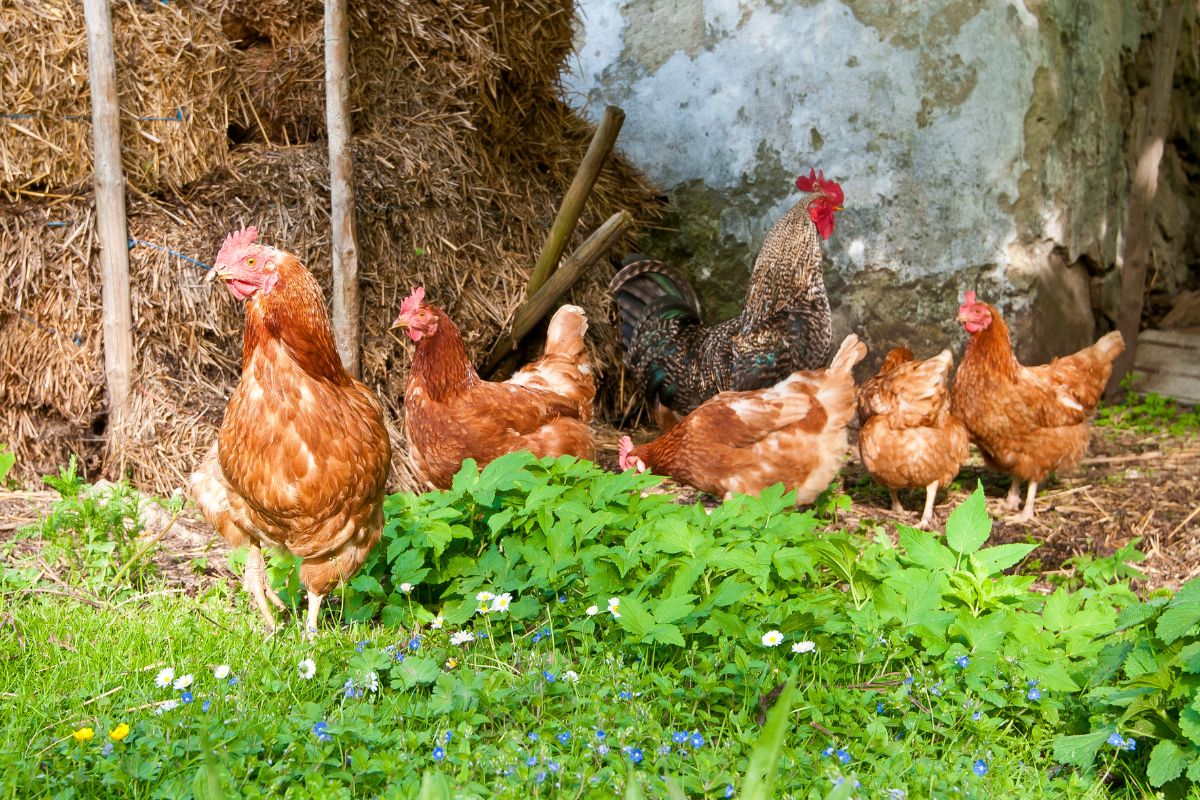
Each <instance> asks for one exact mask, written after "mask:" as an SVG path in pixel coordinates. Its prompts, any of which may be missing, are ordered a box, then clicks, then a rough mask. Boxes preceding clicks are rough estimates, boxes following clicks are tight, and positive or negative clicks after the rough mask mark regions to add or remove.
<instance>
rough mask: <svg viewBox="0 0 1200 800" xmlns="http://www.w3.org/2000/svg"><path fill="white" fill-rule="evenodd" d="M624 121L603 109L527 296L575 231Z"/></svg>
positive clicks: (546, 274)
mask: <svg viewBox="0 0 1200 800" xmlns="http://www.w3.org/2000/svg"><path fill="white" fill-rule="evenodd" d="M623 122H625V112H624V111H622V110H621V109H619V108H617V107H616V106H609V107H608V108H606V109H604V118H603V119H601V120H600V126H599V127H598V128H596V133H595V134H594V135H593V136H592V143H591V144H589V145H588V149H587V152H586V153H585V154H584V156H583V161H582V162H580V164H579V171H578V172H576V173H575V177H574V179H573V180H572V181H571V186H570V188H568V189H567V193H566V195H564V196H563V201H562V205H561V206H559V208H558V215H557V216H556V217H555V218H554V224H553V225H551V226H550V233H549V235H548V236H547V237H546V243H545V244H544V245H542V254H541V255H540V256H538V260H537V263H536V264H535V265H534V267H533V272H532V273H531V274H530V276H529V286H528V287H527V288H526V290H525V296H526V297H528V298H531V297H533V295H534V294H535V293H536V292H537V290H538V289H541V288H542V284H544V283H545V282H546V281H547V279H549V277H550V275H551V273H553V272H554V268H555V266H557V264H558V259H559V258H560V257H561V256H562V254H563V250H565V249H566V247H567V240H568V239H570V238H571V233H572V232H573V231H574V230H575V223H576V222H578V221H579V215H580V214H582V213H583V206H584V204H586V203H587V199H588V195H590V194H591V193H592V187H593V186H595V185H596V178H598V177H600V170H601V168H603V167H604V162H605V161H607V160H608V155H609V153H611V152H612V149H613V144H614V143H615V142H616V141H617V134H618V133H620V132H621V124H622V123H623Z"/></svg>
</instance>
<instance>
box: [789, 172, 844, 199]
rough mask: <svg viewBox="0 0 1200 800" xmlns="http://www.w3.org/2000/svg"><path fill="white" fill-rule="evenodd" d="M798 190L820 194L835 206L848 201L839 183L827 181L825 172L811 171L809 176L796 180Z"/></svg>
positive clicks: (802, 176)
mask: <svg viewBox="0 0 1200 800" xmlns="http://www.w3.org/2000/svg"><path fill="white" fill-rule="evenodd" d="M796 188H797V189H799V190H800V191H802V192H820V193H821V194H823V195H825V196H826V197H827V198H829V202H831V203H833V204H834V205H835V206H840V205H841V204H842V202H843V201H844V200H845V199H846V196H845V195H844V194H842V187H841V186H840V185H838V183H837V181H829V180H825V171H824V170H821V171H820V172H818V171H817V170H816V169H810V170H809V171H808V175H801V176H800V177H798V178H796Z"/></svg>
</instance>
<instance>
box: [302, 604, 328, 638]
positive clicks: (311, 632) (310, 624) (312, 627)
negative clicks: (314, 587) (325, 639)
mask: <svg viewBox="0 0 1200 800" xmlns="http://www.w3.org/2000/svg"><path fill="white" fill-rule="evenodd" d="M324 599H325V595H323V594H317V593H316V592H312V591H310V592H309V593H308V618H307V619H306V620H305V622H304V638H305V639H307V640H308V641H310V642H311V641H312V640H313V639H315V638H317V615H318V614H319V613H320V612H321V601H322V600H324Z"/></svg>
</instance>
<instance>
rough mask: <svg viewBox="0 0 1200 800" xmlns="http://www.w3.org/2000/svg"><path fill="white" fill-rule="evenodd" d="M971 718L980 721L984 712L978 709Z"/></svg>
mask: <svg viewBox="0 0 1200 800" xmlns="http://www.w3.org/2000/svg"><path fill="white" fill-rule="evenodd" d="M971 719H973V720H975V721H976V722H979V720H981V719H983V712H982V711H976V712H975V713H974V714H972V715H971Z"/></svg>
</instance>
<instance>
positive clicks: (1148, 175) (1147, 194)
mask: <svg viewBox="0 0 1200 800" xmlns="http://www.w3.org/2000/svg"><path fill="white" fill-rule="evenodd" d="M1182 27H1183V2H1182V0H1165V2H1164V3H1163V5H1162V11H1161V12H1160V14H1159V21H1158V33H1156V34H1155V36H1154V54H1153V61H1152V70H1153V72H1152V73H1151V75H1150V96H1149V98H1148V99H1147V100H1146V108H1145V111H1144V113H1143V116H1142V119H1141V125H1140V126H1139V127H1138V129H1137V130H1138V138H1137V144H1136V148H1137V149H1136V150H1135V151H1134V152H1135V153H1136V155H1137V166H1136V167H1135V169H1134V174H1133V186H1132V187H1131V190H1130V193H1129V205H1128V207H1127V208H1126V216H1125V249H1124V253H1123V259H1124V262H1125V263H1124V266H1123V267H1122V270H1121V298H1120V302H1119V303H1118V305H1117V330H1119V331H1120V332H1121V335H1122V336H1124V337H1125V351H1124V352H1123V353H1121V355H1119V356H1117V360H1116V361H1115V362H1113V371H1112V377H1111V378H1110V379H1109V381H1108V388H1107V389H1106V390H1105V395H1106V396H1107V397H1109V398H1110V399H1111V398H1114V397H1116V396H1117V395H1119V394H1120V393H1121V380H1122V379H1123V378H1124V377H1125V375H1126V374H1128V373H1129V372H1130V371H1131V370H1132V369H1133V363H1134V358H1135V357H1136V356H1137V338H1138V330H1139V329H1140V327H1141V322H1142V305H1143V304H1144V303H1145V299H1146V267H1147V264H1148V262H1149V260H1150V231H1151V226H1152V225H1153V224H1154V195H1155V194H1156V193H1157V191H1158V167H1159V164H1160V163H1161V162H1162V154H1163V143H1164V140H1165V139H1166V136H1167V133H1168V127H1169V124H1170V121H1171V103H1170V101H1171V85H1172V81H1173V79H1174V75H1175V53H1176V51H1177V50H1178V48H1179V31H1180V29H1181V28H1182Z"/></svg>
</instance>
